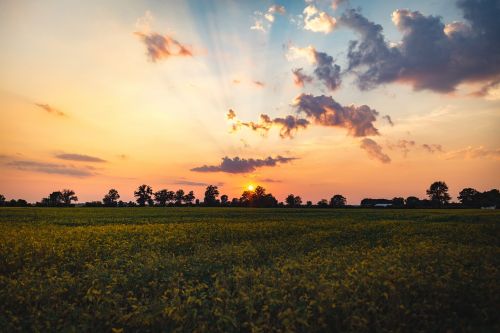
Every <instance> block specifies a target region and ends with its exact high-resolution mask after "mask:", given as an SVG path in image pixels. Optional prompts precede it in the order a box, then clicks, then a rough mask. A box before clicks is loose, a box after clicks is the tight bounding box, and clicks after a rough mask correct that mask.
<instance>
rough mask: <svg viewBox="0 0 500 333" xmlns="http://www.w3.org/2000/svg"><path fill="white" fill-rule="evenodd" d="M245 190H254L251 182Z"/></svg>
mask: <svg viewBox="0 0 500 333" xmlns="http://www.w3.org/2000/svg"><path fill="white" fill-rule="evenodd" d="M247 190H249V191H253V190H255V186H254V185H252V184H250V185H248V186H247Z"/></svg>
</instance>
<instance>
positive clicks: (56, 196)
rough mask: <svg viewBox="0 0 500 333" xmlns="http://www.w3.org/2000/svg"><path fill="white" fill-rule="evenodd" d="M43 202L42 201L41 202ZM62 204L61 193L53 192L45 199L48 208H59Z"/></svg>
mask: <svg viewBox="0 0 500 333" xmlns="http://www.w3.org/2000/svg"><path fill="white" fill-rule="evenodd" d="M42 201H43V200H42ZM63 203H64V201H63V196H62V193H61V191H54V192H52V193H51V194H49V197H48V198H47V204H48V206H52V207H55V206H61V205H62V204H63Z"/></svg>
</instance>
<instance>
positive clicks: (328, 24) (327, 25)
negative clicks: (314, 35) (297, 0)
mask: <svg viewBox="0 0 500 333" xmlns="http://www.w3.org/2000/svg"><path fill="white" fill-rule="evenodd" d="M303 14H304V29H305V30H309V31H312V32H322V33H325V34H328V33H330V32H332V31H333V29H334V28H335V26H336V25H337V21H336V20H335V18H333V17H331V16H330V15H328V14H327V13H325V12H322V11H320V10H318V8H316V7H315V6H314V5H309V6H307V7H306V8H305V9H304V11H303Z"/></svg>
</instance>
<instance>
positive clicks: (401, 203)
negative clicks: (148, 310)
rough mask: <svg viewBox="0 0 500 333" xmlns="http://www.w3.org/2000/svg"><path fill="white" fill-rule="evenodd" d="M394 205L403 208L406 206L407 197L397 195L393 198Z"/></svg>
mask: <svg viewBox="0 0 500 333" xmlns="http://www.w3.org/2000/svg"><path fill="white" fill-rule="evenodd" d="M392 206H393V207H397V208H401V207H404V206H405V199H404V198H401V197H395V198H393V199H392Z"/></svg>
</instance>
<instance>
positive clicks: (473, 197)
mask: <svg viewBox="0 0 500 333" xmlns="http://www.w3.org/2000/svg"><path fill="white" fill-rule="evenodd" d="M480 194H481V193H479V192H478V191H477V190H475V189H473V188H470V187H468V188H464V189H463V190H462V191H460V193H459V194H458V197H457V198H458V200H459V201H460V203H461V204H462V205H463V206H464V207H479V206H481V202H480V199H481V198H480V196H481V195H480Z"/></svg>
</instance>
